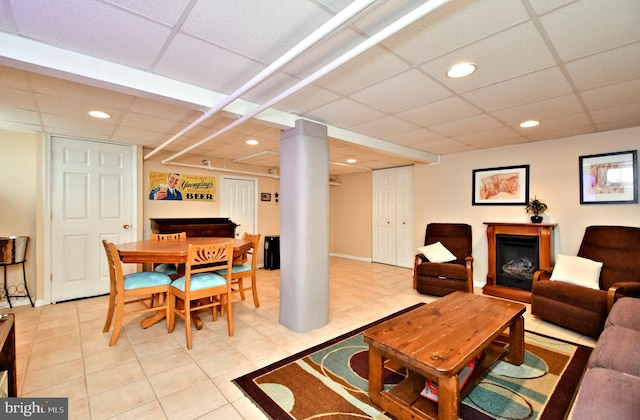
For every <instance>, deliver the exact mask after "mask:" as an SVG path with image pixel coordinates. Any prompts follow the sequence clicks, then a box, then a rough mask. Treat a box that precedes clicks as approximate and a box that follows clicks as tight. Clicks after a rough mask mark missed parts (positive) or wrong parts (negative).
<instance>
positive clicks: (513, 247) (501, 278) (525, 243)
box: [496, 235, 540, 291]
mask: <svg viewBox="0 0 640 420" xmlns="http://www.w3.org/2000/svg"><path fill="white" fill-rule="evenodd" d="M538 240H539V239H538V237H537V236H522V235H496V285H498V286H502V287H511V288H513V289H520V290H527V291H531V282H532V281H533V273H535V272H536V270H538V269H539V268H540V265H539V264H538Z"/></svg>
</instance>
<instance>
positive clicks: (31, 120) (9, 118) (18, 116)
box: [0, 105, 40, 130]
mask: <svg viewBox="0 0 640 420" xmlns="http://www.w3.org/2000/svg"><path fill="white" fill-rule="evenodd" d="M0 121H6V122H15V123H18V124H26V125H28V126H29V127H33V126H37V127H38V129H40V120H39V119H38V113H37V112H35V111H31V110H28V109H20V108H15V107H11V106H2V105H0ZM30 130H31V128H30Z"/></svg>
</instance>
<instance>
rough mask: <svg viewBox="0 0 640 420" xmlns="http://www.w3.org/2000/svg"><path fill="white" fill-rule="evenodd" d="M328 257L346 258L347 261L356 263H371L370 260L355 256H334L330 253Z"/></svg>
mask: <svg viewBox="0 0 640 420" xmlns="http://www.w3.org/2000/svg"><path fill="white" fill-rule="evenodd" d="M329 256H330V257H339V258H346V259H348V260H356V261H364V262H371V258H365V257H356V256H355V255H346V254H335V253H330V254H329Z"/></svg>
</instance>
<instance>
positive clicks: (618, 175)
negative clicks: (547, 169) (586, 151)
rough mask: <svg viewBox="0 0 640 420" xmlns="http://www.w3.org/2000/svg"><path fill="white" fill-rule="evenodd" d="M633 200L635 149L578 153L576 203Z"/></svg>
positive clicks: (636, 199) (636, 197)
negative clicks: (578, 171) (595, 153)
mask: <svg viewBox="0 0 640 420" xmlns="http://www.w3.org/2000/svg"><path fill="white" fill-rule="evenodd" d="M637 202H638V151H637V150H629V151H627V152H615V153H603V154H600V155H590V156H580V204H629V203H637Z"/></svg>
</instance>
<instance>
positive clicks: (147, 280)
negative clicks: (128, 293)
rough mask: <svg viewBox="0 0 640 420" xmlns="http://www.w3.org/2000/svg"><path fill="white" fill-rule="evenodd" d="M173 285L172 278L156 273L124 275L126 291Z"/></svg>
mask: <svg viewBox="0 0 640 420" xmlns="http://www.w3.org/2000/svg"><path fill="white" fill-rule="evenodd" d="M164 284H171V278H170V277H169V276H167V275H166V274H162V273H156V272H155V271H142V272H139V273H131V274H125V275H124V290H134V289H140V288H143V287H151V286H162V285H164Z"/></svg>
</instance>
